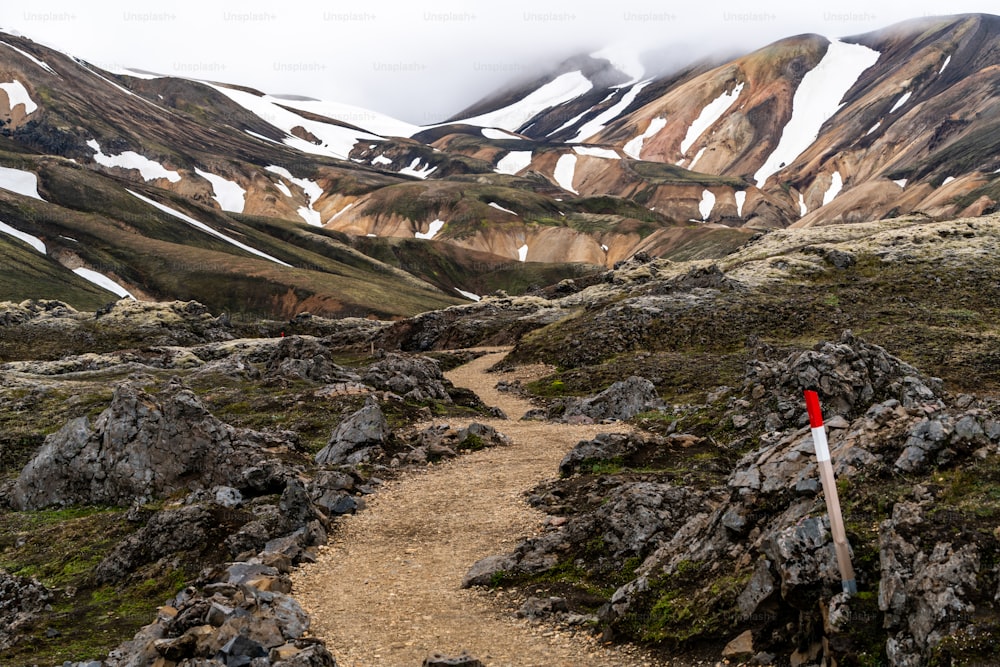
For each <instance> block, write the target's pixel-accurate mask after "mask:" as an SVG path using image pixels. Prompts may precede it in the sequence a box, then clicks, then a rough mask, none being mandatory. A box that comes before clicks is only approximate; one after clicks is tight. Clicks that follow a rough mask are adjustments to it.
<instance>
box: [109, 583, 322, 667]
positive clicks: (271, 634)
mask: <svg viewBox="0 0 1000 667" xmlns="http://www.w3.org/2000/svg"><path fill="white" fill-rule="evenodd" d="M212 579H213V580H212V581H209V582H204V583H203V584H201V585H200V586H198V587H189V588H187V589H185V590H184V591H182V592H181V593H179V594H178V595H177V596H176V597H175V598H173V599H172V600H169V601H168V602H167V604H166V605H164V606H163V607H161V608H160V612H159V615H158V617H157V619H156V621H155V622H154V623H152V624H150V625H148V626H146V627H145V628H143V629H142V630H141V631H140V632H139V633H138V634H137V635H136V636H135V638H134V639H132V640H131V641H129V642H126V643H124V644H122V645H121V646H119V647H118V648H117V649H116V650H114V651H112V652H111V654H110V655H109V656H108V659H107V661H106V662H105V665H106V667H140V666H142V665H151V664H160V663H164V662H169V663H173V664H184V665H196V664H197V665H225V666H232V665H251V664H252V665H254V667H336V661H335V660H334V658H333V656H332V655H331V654H330V652H329V651H328V650H327V649H326V647H325V646H324V645H323V644H322V643H321V642H319V641H317V640H315V639H312V638H309V637H307V636H306V633H307V631H308V630H309V625H310V620H309V616H308V615H307V614H306V613H305V611H303V609H302V607H300V606H299V604H298V603H297V602H296V601H295V600H294V599H293V598H291V597H289V595H288V592H289V591H290V589H291V584H290V582H289V581H288V579H287V577H286V576H285V575H282V574H281V573H280V572H279V571H278V570H277V569H276V568H273V567H268V566H265V565H260V564H254V563H233V564H231V565H230V566H228V567H227V568H226V569H225V570H224V571H222V572H221V573H220V574H219V575H218V576H216V577H213V578H212Z"/></svg>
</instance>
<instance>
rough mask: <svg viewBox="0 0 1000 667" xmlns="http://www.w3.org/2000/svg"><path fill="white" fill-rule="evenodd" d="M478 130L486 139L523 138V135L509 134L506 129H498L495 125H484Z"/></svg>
mask: <svg viewBox="0 0 1000 667" xmlns="http://www.w3.org/2000/svg"><path fill="white" fill-rule="evenodd" d="M480 132H482V133H483V136H484V137H486V138H487V139H523V137H519V136H517V135H516V134H511V133H510V132H508V131H506V130H498V129H496V128H495V127H484V128H483V129H482V130H480Z"/></svg>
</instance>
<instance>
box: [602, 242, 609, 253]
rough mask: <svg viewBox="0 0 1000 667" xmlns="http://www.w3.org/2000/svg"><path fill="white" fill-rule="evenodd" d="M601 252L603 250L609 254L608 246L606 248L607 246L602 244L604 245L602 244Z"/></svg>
mask: <svg viewBox="0 0 1000 667" xmlns="http://www.w3.org/2000/svg"><path fill="white" fill-rule="evenodd" d="M601 250H603V251H604V252H607V251H608V246H606V245H604V244H603V243H602V244H601Z"/></svg>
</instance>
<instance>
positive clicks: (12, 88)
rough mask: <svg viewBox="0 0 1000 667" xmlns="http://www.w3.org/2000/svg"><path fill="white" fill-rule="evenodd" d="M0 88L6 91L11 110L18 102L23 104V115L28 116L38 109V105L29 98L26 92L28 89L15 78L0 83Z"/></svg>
mask: <svg viewBox="0 0 1000 667" xmlns="http://www.w3.org/2000/svg"><path fill="white" fill-rule="evenodd" d="M0 90H3V91H4V92H5V93H7V99H8V100H10V109H11V111H13V110H14V107H16V106H17V105H19V104H23V105H24V115H25V116H30V115H31V114H32V113H34V112H35V111H36V110H37V109H38V105H37V104H35V101H34V100H33V99H31V95H29V94H28V89H27V88H25V87H24V84H23V83H21V82H20V81H18V80H17V79H14V80H12V81H11V82H10V83H0Z"/></svg>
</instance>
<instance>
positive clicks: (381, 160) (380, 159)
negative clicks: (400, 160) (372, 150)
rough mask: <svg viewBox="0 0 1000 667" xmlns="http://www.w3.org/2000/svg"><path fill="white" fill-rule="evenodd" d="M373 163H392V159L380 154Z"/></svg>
mask: <svg viewBox="0 0 1000 667" xmlns="http://www.w3.org/2000/svg"><path fill="white" fill-rule="evenodd" d="M372 164H392V160H390V159H389V158H387V157H386V156H384V155H378V156H376V157H375V158H374V159H373V160H372Z"/></svg>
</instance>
